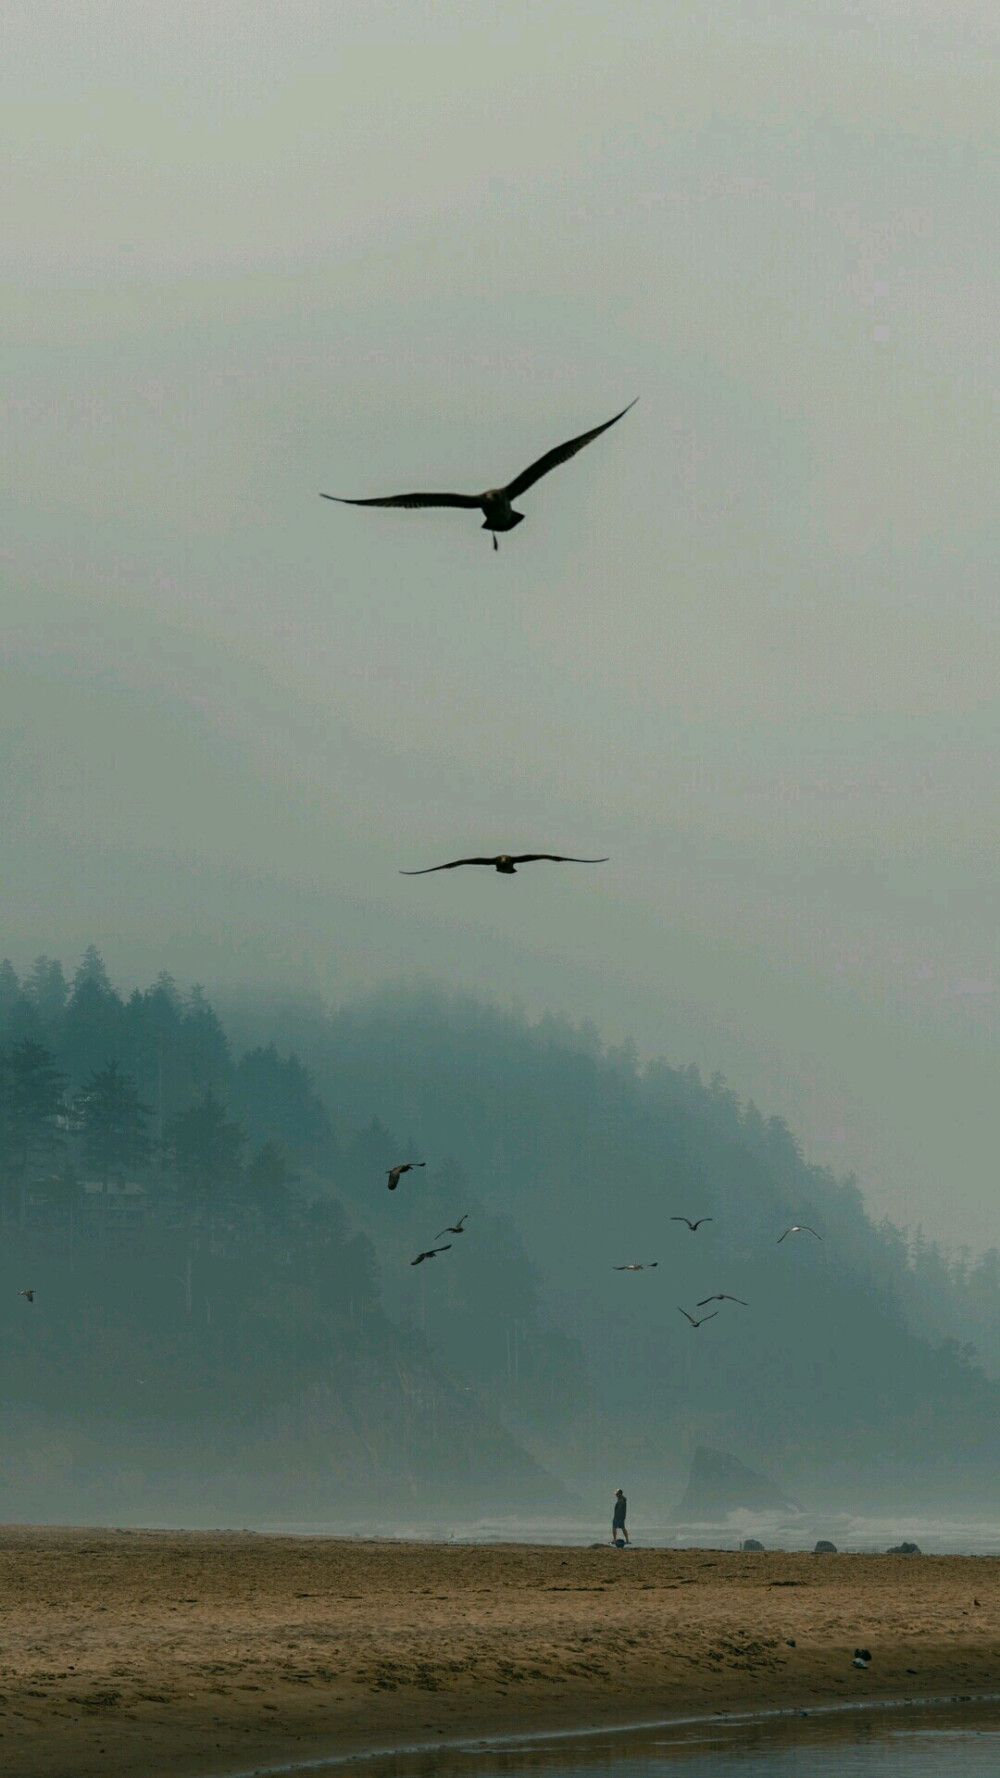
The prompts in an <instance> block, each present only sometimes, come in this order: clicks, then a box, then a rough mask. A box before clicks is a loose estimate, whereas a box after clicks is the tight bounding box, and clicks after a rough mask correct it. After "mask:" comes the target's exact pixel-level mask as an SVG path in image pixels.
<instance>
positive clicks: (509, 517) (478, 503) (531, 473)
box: [19, 396, 822, 1328]
mask: <svg viewBox="0 0 1000 1778" xmlns="http://www.w3.org/2000/svg"><path fill="white" fill-rule="evenodd" d="M635 399H636V400H638V396H637V397H636V398H635ZM634 406H635V401H630V402H629V404H628V407H623V408H622V409H621V411H620V412H619V413H617V414H614V415H613V416H612V418H611V419H610V420H605V421H604V422H603V423H602V424H601V425H600V426H594V427H592V428H591V430H590V431H589V432H581V433H579V434H578V435H577V436H576V437H575V438H570V439H567V440H566V442H565V443H564V444H560V445H556V446H554V448H553V449H552V450H550V451H546V452H545V454H544V456H542V457H539V458H538V459H537V460H536V461H535V462H534V463H532V464H530V465H529V467H528V468H527V469H523V470H522V471H521V473H520V475H516V476H515V477H514V478H513V480H512V481H509V482H506V483H505V484H504V485H503V486H502V487H499V488H488V489H486V490H485V492H483V493H481V494H454V493H436V494H435V493H430V494H428V493H416V494H387V495H381V496H378V497H376V498H374V499H365V500H350V499H345V498H344V497H343V496H342V495H339V494H322V495H321V496H320V498H321V499H323V500H333V501H336V502H337V503H338V504H339V505H341V506H382V507H403V508H411V509H412V508H416V507H433V506H451V507H463V508H467V509H471V510H478V511H481V512H482V514H483V527H482V528H483V530H484V531H490V532H492V534H493V548H494V549H497V548H498V547H499V546H498V544H497V532H499V531H513V529H514V527H515V526H516V525H519V524H520V523H521V521H522V519H523V518H524V516H525V515H524V513H522V512H515V511H514V509H513V505H512V502H513V501H514V500H516V499H519V498H520V496H521V495H522V494H526V493H527V491H528V489H529V488H532V487H534V485H535V483H536V482H538V481H541V479H542V477H543V476H544V475H548V474H549V472H550V471H551V470H553V469H557V468H558V467H559V465H560V464H561V463H567V462H568V461H569V459H570V458H571V457H575V456H576V453H577V451H582V450H583V448H584V446H585V445H588V444H590V443H591V442H592V441H593V440H594V439H595V438H599V437H600V435H601V433H602V432H607V430H608V428H609V427H610V426H615V425H617V423H618V421H619V420H621V419H623V418H624V416H625V415H626V414H627V413H628V412H629V410H630V409H631V408H633V407H634ZM607 862H608V860H607V858H578V857H575V856H571V855H569V854H567V853H564V852H520V853H511V852H498V853H496V854H495V855H494V856H493V857H475V858H452V859H449V860H448V861H447V862H446V863H444V864H430V865H425V866H423V867H422V868H421V869H420V870H406V871H401V872H400V875H401V876H404V877H425V876H430V875H431V874H432V873H433V872H435V871H442V870H459V869H461V868H462V867H463V866H465V865H485V866H488V867H489V868H491V869H492V870H494V871H496V872H498V873H499V875H500V876H505V877H512V876H514V875H515V873H516V871H517V867H518V865H521V864H539V863H548V864H607ZM426 1165H427V1163H426V1161H400V1162H399V1164H398V1165H397V1166H395V1167H390V1168H389V1170H388V1175H387V1182H388V1188H389V1190H390V1191H391V1192H394V1191H395V1190H396V1189H397V1187H398V1185H399V1182H400V1180H401V1179H402V1177H403V1175H404V1174H405V1173H410V1172H412V1171H413V1169H414V1168H415V1167H425V1166H426ZM670 1220H671V1222H683V1223H684V1224H685V1226H686V1227H687V1228H688V1229H690V1231H691V1233H692V1234H693V1235H694V1234H697V1232H698V1230H699V1229H700V1228H701V1227H702V1224H703V1223H707V1222H712V1221H713V1220H714V1218H713V1217H711V1216H700V1217H698V1218H697V1219H696V1220H694V1221H692V1220H691V1219H690V1218H689V1217H687V1216H673V1217H671V1219H670ZM467 1221H468V1212H466V1214H465V1215H464V1216H460V1217H459V1218H458V1221H457V1222H455V1223H452V1224H451V1225H449V1227H447V1228H444V1229H440V1230H439V1231H438V1233H437V1235H435V1237H434V1239H435V1241H440V1239H441V1237H442V1235H462V1234H464V1233H465V1223H466V1222H467ZM803 1234H805V1235H815V1237H816V1239H817V1241H819V1240H821V1239H822V1236H820V1235H818V1234H817V1233H816V1230H815V1229H812V1228H809V1227H808V1225H807V1224H805V1223H793V1224H792V1225H791V1227H790V1228H787V1229H786V1230H785V1232H784V1234H783V1235H781V1236H779V1238H778V1245H779V1246H780V1245H781V1242H782V1241H784V1240H786V1239H787V1237H788V1236H789V1235H803ZM453 1245H454V1243H453V1242H451V1241H447V1242H445V1244H444V1245H443V1246H440V1247H438V1246H433V1247H427V1248H425V1249H424V1250H423V1252H421V1253H418V1254H417V1256H416V1258H415V1259H411V1261H410V1264H411V1266H420V1265H423V1264H424V1261H425V1260H429V1259H437V1257H438V1255H439V1254H441V1253H450V1252H451V1250H452V1247H453ZM659 1263H660V1262H659V1260H655V1259H654V1260H641V1261H640V1260H631V1261H630V1262H629V1263H628V1264H626V1265H616V1266H614V1267H613V1268H612V1270H613V1271H616V1272H643V1271H651V1272H652V1271H655V1270H656V1268H657V1266H658V1265H659ZM19 1295H21V1296H23V1297H25V1298H26V1299H27V1301H28V1302H29V1303H33V1302H34V1300H35V1292H34V1290H22V1291H20V1292H19ZM708 1303H740V1304H741V1305H742V1307H743V1308H746V1307H748V1305H747V1304H746V1303H744V1302H743V1299H742V1298H741V1297H735V1296H730V1295H728V1294H727V1293H726V1292H725V1291H721V1292H719V1293H718V1294H717V1295H715V1296H710V1297H704V1298H703V1299H702V1301H701V1302H700V1303H698V1304H697V1305H696V1307H697V1308H699V1309H702V1308H704V1307H705V1306H706V1305H707V1304H708ZM680 1313H681V1314H682V1315H683V1316H684V1318H685V1320H687V1321H689V1322H690V1323H691V1326H692V1327H694V1328H697V1327H701V1326H702V1325H703V1324H704V1323H705V1322H706V1321H713V1320H714V1319H715V1317H716V1316H717V1315H718V1313H719V1311H718V1309H713V1310H712V1312H711V1314H709V1315H702V1316H701V1317H699V1318H696V1317H695V1316H693V1315H689V1314H688V1311H687V1310H686V1309H680Z"/></svg>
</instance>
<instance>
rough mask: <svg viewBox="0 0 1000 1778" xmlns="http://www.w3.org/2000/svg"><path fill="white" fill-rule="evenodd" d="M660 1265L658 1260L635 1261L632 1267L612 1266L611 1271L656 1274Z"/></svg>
mask: <svg viewBox="0 0 1000 1778" xmlns="http://www.w3.org/2000/svg"><path fill="white" fill-rule="evenodd" d="M659 1263H660V1262H659V1260H658V1259H644V1260H638V1259H634V1260H633V1261H632V1264H631V1265H630V1266H612V1268H611V1270H612V1271H613V1272H646V1271H649V1272H655V1270H656V1268H657V1266H658V1265H659Z"/></svg>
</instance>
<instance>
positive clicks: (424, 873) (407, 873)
mask: <svg viewBox="0 0 1000 1778" xmlns="http://www.w3.org/2000/svg"><path fill="white" fill-rule="evenodd" d="M460 864H496V859H495V858H453V859H452V860H451V862H450V864H429V865H427V867H426V869H424V870H401V871H400V873H399V874H400V876H401V877H429V876H430V874H431V872H432V871H436V870H457V869H458V866H459V865H460Z"/></svg>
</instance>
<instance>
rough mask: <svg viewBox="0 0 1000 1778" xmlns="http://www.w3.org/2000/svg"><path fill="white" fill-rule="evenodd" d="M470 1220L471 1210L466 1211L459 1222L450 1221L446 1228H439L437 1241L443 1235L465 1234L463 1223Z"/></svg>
mask: <svg viewBox="0 0 1000 1778" xmlns="http://www.w3.org/2000/svg"><path fill="white" fill-rule="evenodd" d="M468 1220H469V1212H468V1211H466V1212H465V1215H464V1216H460V1217H459V1219H458V1221H457V1222H452V1223H449V1225H448V1227H447V1228H446V1229H438V1232H437V1234H436V1235H435V1236H434V1239H435V1241H440V1239H441V1236H442V1235H464V1234H465V1229H464V1228H463V1226H462V1225H463V1223H466V1222H468Z"/></svg>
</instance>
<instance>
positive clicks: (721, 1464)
mask: <svg viewBox="0 0 1000 1778" xmlns="http://www.w3.org/2000/svg"><path fill="white" fill-rule="evenodd" d="M794 1510H795V1506H794V1502H793V1501H791V1500H789V1499H788V1498H787V1497H786V1496H785V1495H784V1494H783V1493H782V1492H781V1489H780V1488H779V1487H778V1486H777V1484H776V1483H775V1482H772V1481H771V1479H770V1477H769V1476H766V1475H761V1474H759V1472H758V1471H757V1470H755V1469H748V1468H747V1466H746V1464H745V1463H741V1462H740V1461H739V1459H738V1458H736V1457H731V1456H730V1455H729V1453H728V1452H727V1451H713V1450H711V1449H710V1447H709V1446H707V1445H700V1446H699V1448H698V1449H697V1450H696V1451H695V1454H694V1458H693V1460H692V1463H691V1473H690V1475H689V1477H688V1485H687V1487H686V1489H685V1490H684V1495H683V1498H682V1499H681V1500H680V1501H679V1502H678V1504H677V1509H676V1511H675V1513H674V1515H673V1516H674V1518H675V1519H681V1520H683V1521H684V1522H686V1523H688V1524H691V1523H695V1524H698V1523H703V1524H717V1523H718V1521H719V1520H720V1519H725V1518H727V1517H728V1516H729V1514H730V1513H737V1512H741V1511H742V1512H752V1513H766V1512H782V1511H785V1512H787V1511H794Z"/></svg>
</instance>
